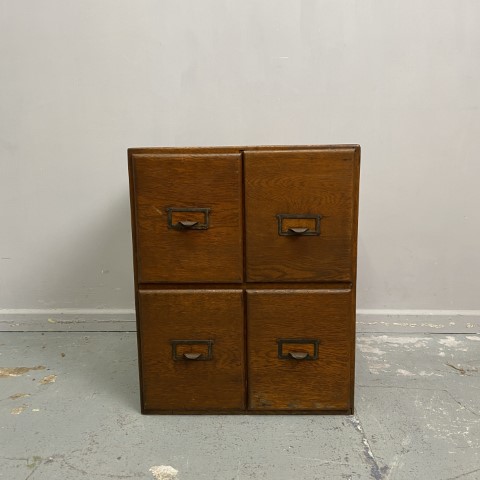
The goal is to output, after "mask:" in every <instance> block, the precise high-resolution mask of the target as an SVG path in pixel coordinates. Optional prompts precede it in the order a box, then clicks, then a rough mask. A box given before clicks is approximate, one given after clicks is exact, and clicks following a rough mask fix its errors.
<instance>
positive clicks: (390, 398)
mask: <svg viewBox="0 0 480 480" xmlns="http://www.w3.org/2000/svg"><path fill="white" fill-rule="evenodd" d="M357 345H358V356H357V386H356V414H355V415H354V416H142V415H141V414H140V413H139V400H138V399H139V393H138V379H137V360H136V355H137V353H136V338H135V334H134V333H128V332H108V333H107V332H95V333H81V332H59V333H54V332H51V333H39V332H35V333H13V332H3V333H0V366H1V367H2V368H1V369H0V419H1V421H0V479H6V480H17V479H18V480H27V479H29V480H57V479H58V480H77V479H124V478H139V479H153V478H154V476H153V474H152V473H151V472H150V471H149V470H150V468H151V467H153V466H160V465H169V466H172V467H174V468H175V469H177V470H178V475H177V477H176V480H201V479H205V480H237V479H255V480H260V479H266V480H287V479H288V480H307V479H308V480H316V479H317V480H320V479H322V480H323V479H326V480H331V479H352V480H353V479H376V480H380V479H408V480H412V479H420V480H423V479H425V480H430V479H432V480H447V479H450V480H453V479H460V478H461V479H469V480H473V479H480V375H479V372H478V368H479V365H480V335H453V334H452V335H438V334H432V335H426V336H418V335H407V334H405V335H401V334H395V336H389V335H380V334H363V335H359V336H358V342H357ZM15 367H28V368H30V370H27V368H24V369H18V368H17V369H15ZM33 367H45V368H44V369H34V368H33ZM157 478H159V479H161V480H164V479H165V480H166V479H169V478H171V477H169V476H168V475H161V474H157Z"/></svg>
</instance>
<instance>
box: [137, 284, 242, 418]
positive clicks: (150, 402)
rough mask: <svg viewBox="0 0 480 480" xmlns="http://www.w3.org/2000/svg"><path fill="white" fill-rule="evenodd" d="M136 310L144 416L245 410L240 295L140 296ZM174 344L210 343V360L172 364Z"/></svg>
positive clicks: (194, 349)
mask: <svg viewBox="0 0 480 480" xmlns="http://www.w3.org/2000/svg"><path fill="white" fill-rule="evenodd" d="M139 307H140V312H139V313H140V318H141V322H140V337H141V342H142V353H141V357H142V377H143V388H144V392H143V410H144V411H145V412H148V411H152V410H155V411H161V410H166V411H169V410H184V411H188V410H194V411H209V410H216V411H217V410H218V411H221V410H223V411H225V410H242V409H244V408H245V358H244V349H245V344H244V310H243V293H242V290H229V291H227V290H222V291H216V290H207V289H203V290H188V291H185V290H182V291H178V290H162V291H157V292H155V291H140V292H139ZM172 340H212V341H213V347H212V360H209V361H195V360H177V361H174V360H173V358H172V345H171V342H172ZM179 350H180V351H181V352H185V351H190V352H200V353H204V348H203V347H202V346H196V345H192V346H191V348H190V349H186V347H185V346H181V347H179Z"/></svg>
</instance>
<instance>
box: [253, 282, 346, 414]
mask: <svg viewBox="0 0 480 480" xmlns="http://www.w3.org/2000/svg"><path fill="white" fill-rule="evenodd" d="M351 296H352V292H351V291H350V290H308V291H306V290H247V322H248V327H247V331H248V336H247V352H248V407H249V408H251V409H253V410H274V409H279V410H348V409H350V408H351V407H352V405H351V403H350V390H351V382H350V366H351V361H352V358H351V344H352V342H353V341H354V339H353V337H352V330H353V321H354V317H353V315H352V312H351ZM279 339H293V340H295V339H297V340H300V339H312V340H318V341H319V347H318V359H317V360H295V359H293V358H290V359H279V358H278V343H277V341H278V340H279ZM286 350H287V351H292V350H293V351H295V352H298V351H303V352H307V353H308V352H310V353H311V352H312V351H313V349H312V346H311V344H307V345H305V347H302V346H301V345H300V344H293V345H292V346H288V347H287V348H286ZM284 351H285V349H284Z"/></svg>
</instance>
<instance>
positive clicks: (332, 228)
mask: <svg viewBox="0 0 480 480" xmlns="http://www.w3.org/2000/svg"><path fill="white" fill-rule="evenodd" d="M354 154H355V149H354V148H341V149H332V150H323V149H318V150H286V151H277V150H275V151H273V150H272V151H258V152H255V151H249V150H247V151H245V153H244V164H245V165H244V169H245V209H246V220H245V228H246V269H247V280H248V281H252V282H260V281H262V282H281V281H290V282H291V281H299V282H305V281H309V282H312V281H350V280H351V279H352V274H353V272H352V255H353V249H352V240H353V231H352V223H353V216H354V198H353V193H354V185H355V178H354V177H355V175H354V172H355V155H354ZM277 214H298V215H300V214H313V215H317V214H318V215H321V217H322V218H321V221H320V235H319V236H298V237H297V236H290V237H289V236H280V235H279V234H278V221H277V218H276V215H277ZM289 222H290V223H291V221H289ZM298 223H299V225H298V226H300V227H301V226H306V227H309V226H310V225H309V224H308V221H307V222H304V223H305V225H303V223H302V220H301V219H299V220H298Z"/></svg>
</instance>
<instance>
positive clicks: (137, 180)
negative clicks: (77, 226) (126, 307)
mask: <svg viewBox="0 0 480 480" xmlns="http://www.w3.org/2000/svg"><path fill="white" fill-rule="evenodd" d="M132 167H133V179H134V189H135V209H136V226H135V227H136V233H137V262H138V277H139V282H141V283H143V282H212V281H215V282H241V281H242V274H243V246H242V221H243V213H242V195H241V192H242V175H241V170H242V169H241V156H240V154H213V153H212V154H210V153H209V154H205V155H195V154H182V155H180V154H173V153H172V154H159V155H150V154H134V155H133V157H132ZM169 208H175V209H178V208H208V209H210V212H209V226H208V229H206V230H189V229H184V230H176V229H173V228H169V225H168V209H169ZM201 217H203V215H201V214H199V213H189V212H175V213H174V214H173V221H174V222H175V223H177V222H179V221H180V220H181V219H182V218H183V219H184V220H186V221H199V222H202V219H201Z"/></svg>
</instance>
